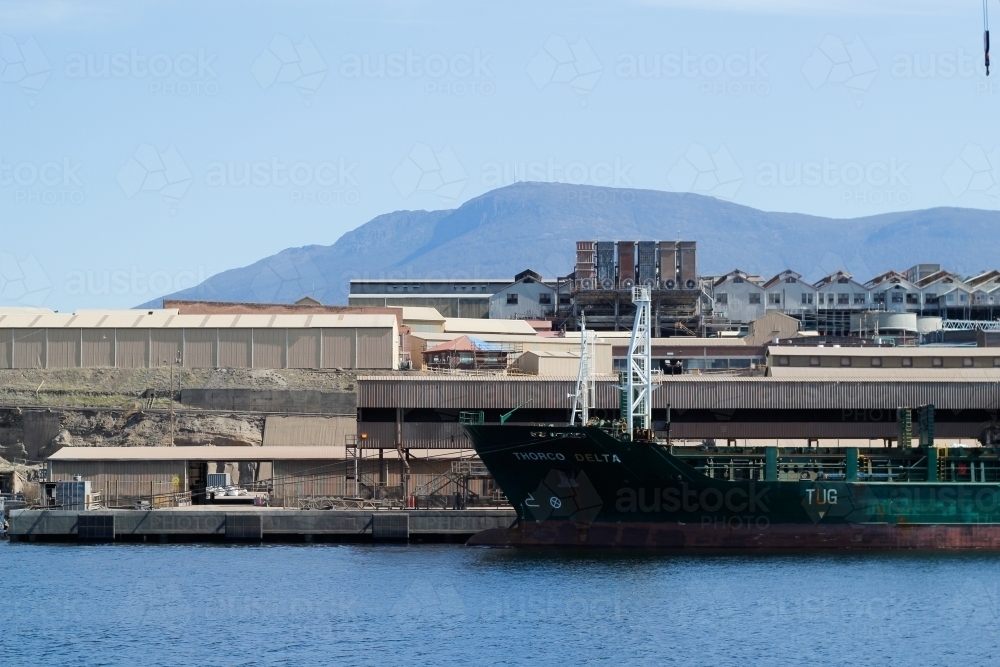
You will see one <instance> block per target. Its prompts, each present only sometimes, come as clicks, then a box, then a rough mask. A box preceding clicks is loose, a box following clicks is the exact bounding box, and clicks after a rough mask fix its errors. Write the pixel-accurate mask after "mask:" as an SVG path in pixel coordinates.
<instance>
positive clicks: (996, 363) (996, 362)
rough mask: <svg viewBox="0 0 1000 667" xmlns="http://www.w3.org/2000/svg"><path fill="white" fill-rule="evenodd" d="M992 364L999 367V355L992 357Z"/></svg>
mask: <svg viewBox="0 0 1000 667" xmlns="http://www.w3.org/2000/svg"><path fill="white" fill-rule="evenodd" d="M993 365H994V366H995V367H1000V357H993Z"/></svg>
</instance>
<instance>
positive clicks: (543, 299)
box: [538, 294, 552, 306]
mask: <svg viewBox="0 0 1000 667" xmlns="http://www.w3.org/2000/svg"><path fill="white" fill-rule="evenodd" d="M538 303H540V304H541V305H543V306H551V305H552V295H551V294H539V295H538Z"/></svg>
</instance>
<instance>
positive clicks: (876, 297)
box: [872, 292, 885, 303]
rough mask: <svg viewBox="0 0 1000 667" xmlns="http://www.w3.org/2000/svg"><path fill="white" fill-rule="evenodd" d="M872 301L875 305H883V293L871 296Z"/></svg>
mask: <svg viewBox="0 0 1000 667" xmlns="http://www.w3.org/2000/svg"><path fill="white" fill-rule="evenodd" d="M872 301H874V302H875V303H885V292H879V293H878V294H872Z"/></svg>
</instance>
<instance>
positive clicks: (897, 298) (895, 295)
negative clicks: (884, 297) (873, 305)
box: [892, 292, 903, 303]
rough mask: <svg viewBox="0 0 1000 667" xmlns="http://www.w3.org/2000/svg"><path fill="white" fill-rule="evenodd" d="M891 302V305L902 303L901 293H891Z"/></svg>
mask: <svg viewBox="0 0 1000 667" xmlns="http://www.w3.org/2000/svg"><path fill="white" fill-rule="evenodd" d="M892 302H893V303H903V293H902V292H893V293H892Z"/></svg>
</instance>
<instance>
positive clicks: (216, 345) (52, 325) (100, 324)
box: [0, 309, 402, 369]
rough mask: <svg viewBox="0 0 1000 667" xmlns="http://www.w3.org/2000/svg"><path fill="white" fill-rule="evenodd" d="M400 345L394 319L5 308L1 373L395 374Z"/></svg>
mask: <svg viewBox="0 0 1000 667" xmlns="http://www.w3.org/2000/svg"><path fill="white" fill-rule="evenodd" d="M401 343H402V341H401V340H400V330H399V326H398V320H397V317H396V316H395V315H393V314H372V315H359V314H345V315H333V314H319V315H312V314H308V315H307V314H301V315H269V314H260V315H239V314H219V315H182V314H180V313H179V312H178V311H177V310H176V309H158V310H94V311H88V310H80V311H78V312H76V313H66V314H64V313H53V312H51V311H46V312H43V313H38V312H32V313H23V312H19V311H16V310H15V311H13V312H9V311H6V310H5V309H0V368H74V367H76V368H80V367H83V368H102V367H107V368H151V367H155V366H165V365H171V364H179V365H181V366H183V367H185V368H220V367H230V368H316V369H321V368H384V369H393V368H398V367H399V359H400V347H401Z"/></svg>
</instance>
